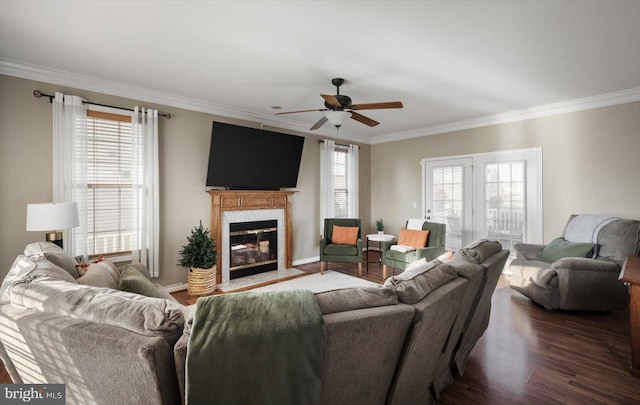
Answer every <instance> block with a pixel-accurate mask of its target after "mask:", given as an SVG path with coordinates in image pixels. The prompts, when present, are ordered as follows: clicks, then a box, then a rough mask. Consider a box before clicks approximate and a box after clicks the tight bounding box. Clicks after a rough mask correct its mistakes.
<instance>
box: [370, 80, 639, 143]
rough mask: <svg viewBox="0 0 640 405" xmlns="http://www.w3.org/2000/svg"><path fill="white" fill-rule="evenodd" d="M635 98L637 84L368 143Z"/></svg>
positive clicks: (540, 115)
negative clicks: (620, 89)
mask: <svg viewBox="0 0 640 405" xmlns="http://www.w3.org/2000/svg"><path fill="white" fill-rule="evenodd" d="M636 101H640V87H634V88H632V89H627V90H622V91H616V92H613V93H606V94H600V95H596V96H590V97H584V98H579V99H575V100H568V101H562V102H559V103H553V104H546V105H541V106H537V107H532V108H525V109H522V110H516V111H510V112H506V113H500V114H494V115H487V116H485V117H479V118H472V119H469V120H463V121H457V122H450V123H446V124H441V125H433V126H430V127H424V128H418V129H412V130H410V131H404V132H396V133H392V134H385V135H378V136H374V137H372V138H371V144H372V145H375V144H380V143H386V142H394V141H401V140H404V139H411V138H420V137H423V136H429V135H437V134H443V133H447V132H454V131H462V130H465V129H473V128H481V127H486V126H490V125H500V124H507V123H510V122H517V121H524V120H530V119H533V118H541V117H549V116H552V115H558V114H566V113H571V112H577V111H583V110H590V109H593V108H600V107H609V106H613V105H618V104H626V103H632V102H636Z"/></svg>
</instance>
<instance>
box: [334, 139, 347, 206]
mask: <svg viewBox="0 0 640 405" xmlns="http://www.w3.org/2000/svg"><path fill="white" fill-rule="evenodd" d="M348 184H349V183H348V178H347V150H345V149H343V148H336V150H335V151H334V152H333V192H334V199H333V202H334V214H335V217H336V218H347V216H348V201H349V189H348Z"/></svg>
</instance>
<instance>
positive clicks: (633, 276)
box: [619, 256, 640, 377]
mask: <svg viewBox="0 0 640 405" xmlns="http://www.w3.org/2000/svg"><path fill="white" fill-rule="evenodd" d="M619 279H620V280H622V281H623V282H624V283H625V284H629V285H630V287H629V295H631V303H630V304H629V311H630V318H631V374H632V375H634V376H636V377H640V256H627V258H626V259H625V260H624V264H623V265H622V271H621V272H620V277H619Z"/></svg>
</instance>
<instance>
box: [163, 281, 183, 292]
mask: <svg viewBox="0 0 640 405" xmlns="http://www.w3.org/2000/svg"><path fill="white" fill-rule="evenodd" d="M187 287H189V284H187V283H178V284H171V285H165V286H164V289H165V290H167V292H168V293H172V292H176V291H182V290H186V289H187Z"/></svg>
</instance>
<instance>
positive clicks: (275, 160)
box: [207, 121, 304, 190]
mask: <svg viewBox="0 0 640 405" xmlns="http://www.w3.org/2000/svg"><path fill="white" fill-rule="evenodd" d="M303 145H304V137H302V136H295V135H287V134H281V133H278V132H272V131H264V130H261V129H254V128H246V127H241V126H238V125H231V124H225V123H222V122H216V121H214V122H213V127H212V129H211V148H210V150H209V168H208V170H207V187H224V188H227V189H233V190H279V189H281V188H293V187H296V185H297V184H298V171H299V170H300V159H301V157H302V147H303Z"/></svg>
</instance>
